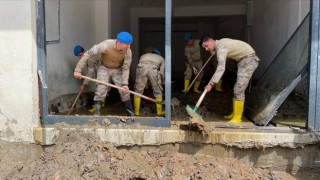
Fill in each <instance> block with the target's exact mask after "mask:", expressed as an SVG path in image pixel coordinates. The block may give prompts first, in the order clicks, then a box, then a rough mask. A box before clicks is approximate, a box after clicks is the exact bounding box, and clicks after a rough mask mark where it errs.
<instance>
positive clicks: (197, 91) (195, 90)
mask: <svg viewBox="0 0 320 180" xmlns="http://www.w3.org/2000/svg"><path fill="white" fill-rule="evenodd" d="M199 86H200V81H196V82H195V83H194V86H193V92H196V93H201V91H199V90H198V88H199Z"/></svg>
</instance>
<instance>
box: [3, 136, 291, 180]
mask: <svg viewBox="0 0 320 180" xmlns="http://www.w3.org/2000/svg"><path fill="white" fill-rule="evenodd" d="M0 179H8V180H9V179H10V180H11V179H50V180H51V179H52V180H53V179H56V180H58V179H136V180H138V179H140V180H143V179H176V180H180V179H203V180H206V179H207V180H212V179H286V180H287V179H295V178H293V177H292V176H291V175H289V174H287V173H284V172H274V171H273V172H272V171H269V170H266V169H261V168H255V167H252V166H250V165H247V164H245V163H243V162H240V161H238V160H236V159H223V158H216V157H212V156H208V155H188V154H182V153H177V152H170V151H167V150H166V151H165V150H160V149H159V148H158V147H154V146H153V147H150V148H148V149H147V150H146V149H144V150H141V149H140V150H139V148H137V149H136V148H134V149H130V150H128V149H126V148H123V147H116V146H114V145H113V144H110V143H102V142H101V141H100V140H99V139H98V138H96V137H94V135H92V134H84V133H81V132H79V131H77V130H73V131H65V130H61V131H60V135H59V137H58V139H57V140H56V143H55V145H52V146H49V147H45V148H44V151H43V153H42V155H41V156H40V157H39V158H34V159H32V160H30V161H29V162H26V163H24V164H18V165H15V166H14V167H13V168H12V169H11V171H9V172H8V174H6V175H4V176H3V177H2V178H0Z"/></svg>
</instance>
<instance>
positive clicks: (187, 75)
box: [184, 39, 203, 81]
mask: <svg viewBox="0 0 320 180" xmlns="http://www.w3.org/2000/svg"><path fill="white" fill-rule="evenodd" d="M199 42H200V40H198V39H197V40H195V42H194V45H193V46H188V45H186V46H185V49H184V55H185V56H186V57H187V62H186V63H185V65H186V70H185V72H184V79H187V80H191V78H192V74H193V69H192V66H193V67H195V68H196V69H197V70H198V71H200V69H201V68H202V60H201V54H200V46H199ZM202 77H203V72H201V74H199V76H198V77H197V81H201V79H202Z"/></svg>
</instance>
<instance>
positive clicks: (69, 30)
mask: <svg viewBox="0 0 320 180" xmlns="http://www.w3.org/2000/svg"><path fill="white" fill-rule="evenodd" d="M60 2H61V4H60V27H61V28H60V42H59V43H56V44H50V45H47V73H48V96H49V101H50V100H52V99H54V98H56V97H60V96H62V95H67V94H75V93H77V92H78V90H79V86H80V84H81V83H82V80H77V79H75V78H74V77H73V71H74V68H75V66H76V64H77V63H78V58H77V57H75V56H74V54H73V48H74V46H75V45H77V44H80V45H82V46H83V47H84V48H85V49H86V50H88V49H89V48H91V47H92V46H93V45H94V44H97V43H100V42H101V41H103V40H105V39H107V38H108V34H109V28H108V5H109V1H108V0H90V1H86V0H68V1H60ZM53 28H54V27H53ZM90 84H91V91H92V89H93V88H94V85H93V83H90ZM88 90H89V91H90V89H88Z"/></svg>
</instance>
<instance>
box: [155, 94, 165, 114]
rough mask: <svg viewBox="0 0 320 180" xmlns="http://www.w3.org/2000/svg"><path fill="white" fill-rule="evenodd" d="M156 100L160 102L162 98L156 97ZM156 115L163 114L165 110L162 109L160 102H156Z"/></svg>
mask: <svg viewBox="0 0 320 180" xmlns="http://www.w3.org/2000/svg"><path fill="white" fill-rule="evenodd" d="M156 100H157V102H162V98H156ZM156 107H157V116H163V115H164V114H165V112H164V111H163V110H162V104H160V103H157V104H156Z"/></svg>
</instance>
